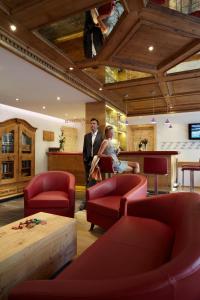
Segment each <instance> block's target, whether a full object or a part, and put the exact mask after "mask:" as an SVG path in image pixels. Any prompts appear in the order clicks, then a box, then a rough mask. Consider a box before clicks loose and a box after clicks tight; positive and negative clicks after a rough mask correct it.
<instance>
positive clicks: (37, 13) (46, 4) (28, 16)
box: [13, 0, 107, 30]
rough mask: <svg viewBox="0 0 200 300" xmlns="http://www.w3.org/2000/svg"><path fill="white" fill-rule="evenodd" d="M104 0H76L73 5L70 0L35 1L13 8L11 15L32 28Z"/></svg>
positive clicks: (96, 4)
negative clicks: (28, 4)
mask: <svg viewBox="0 0 200 300" xmlns="http://www.w3.org/2000/svg"><path fill="white" fill-rule="evenodd" d="M106 2H107V1H106V0H84V1H83V0H76V3H75V4H74V5H73V4H72V1H71V0H56V1H55V0H43V1H39V2H38V1H36V3H34V4H33V5H31V6H27V7H25V8H24V7H23V6H22V7H18V8H16V9H15V10H13V16H14V17H15V19H16V20H17V21H19V22H20V23H21V24H23V25H24V26H25V27H26V28H27V29H29V30H33V29H36V28H38V27H41V26H43V25H47V24H49V23H53V22H56V21H58V20H61V19H63V18H65V17H67V16H69V15H75V14H76V13H79V12H82V11H85V10H88V9H90V8H92V7H95V6H98V5H101V4H104V3H106Z"/></svg>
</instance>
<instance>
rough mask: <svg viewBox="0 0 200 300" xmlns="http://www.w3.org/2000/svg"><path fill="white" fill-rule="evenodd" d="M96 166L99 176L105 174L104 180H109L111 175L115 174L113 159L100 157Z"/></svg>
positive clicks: (106, 156) (108, 156)
mask: <svg viewBox="0 0 200 300" xmlns="http://www.w3.org/2000/svg"><path fill="white" fill-rule="evenodd" d="M98 166H99V168H100V171H101V174H102V173H103V174H105V178H109V177H111V176H112V174H115V173H116V171H115V170H114V168H113V158H112V156H110V155H101V156H100V160H99V163H98Z"/></svg>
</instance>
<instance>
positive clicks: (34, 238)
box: [0, 212, 76, 262]
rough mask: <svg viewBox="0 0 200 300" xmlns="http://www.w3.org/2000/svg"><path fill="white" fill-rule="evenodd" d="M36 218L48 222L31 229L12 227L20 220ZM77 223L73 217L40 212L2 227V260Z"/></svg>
mask: <svg viewBox="0 0 200 300" xmlns="http://www.w3.org/2000/svg"><path fill="white" fill-rule="evenodd" d="M34 218H37V219H41V220H44V221H46V222H47V224H45V225H41V224H38V225H36V226H35V227H33V228H30V229H28V228H26V227H25V228H23V229H18V230H14V229H12V227H13V226H18V225H19V222H24V221H26V220H28V219H34ZM75 223H76V221H75V220H74V219H71V218H66V217H62V216H57V215H53V214H48V213H43V212H40V213H37V214H34V215H32V216H29V217H26V218H23V219H20V220H18V221H15V222H13V223H10V224H8V225H6V226H3V227H0V249H1V251H0V262H2V261H5V260H6V259H7V258H8V257H10V256H13V255H15V254H16V253H19V252H20V251H23V250H24V249H25V248H27V247H31V246H33V245H34V244H35V243H37V242H39V241H40V240H42V239H44V238H46V237H47V236H48V237H50V235H54V234H55V233H56V231H60V230H62V229H63V228H66V227H70V225H71V226H75Z"/></svg>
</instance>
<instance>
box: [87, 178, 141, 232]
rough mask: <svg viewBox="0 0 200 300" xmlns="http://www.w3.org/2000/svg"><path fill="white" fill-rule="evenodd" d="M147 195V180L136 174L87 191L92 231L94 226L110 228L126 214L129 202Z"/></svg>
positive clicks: (104, 183)
mask: <svg viewBox="0 0 200 300" xmlns="http://www.w3.org/2000/svg"><path fill="white" fill-rule="evenodd" d="M146 195H147V179H146V177H145V176H143V175H136V174H122V175H116V176H113V177H111V178H109V179H106V180H103V181H102V182H100V183H98V184H96V185H94V186H93V187H91V188H89V189H87V192H86V207H87V221H88V222H90V223H91V229H92V228H93V227H94V224H95V225H98V226H100V227H102V228H104V229H108V228H110V227H111V226H112V225H113V224H114V223H116V222H117V221H118V220H119V219H120V218H121V216H123V215H125V214H126V206H127V203H128V202H131V201H134V200H135V199H139V198H144V197H146Z"/></svg>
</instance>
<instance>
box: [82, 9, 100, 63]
mask: <svg viewBox="0 0 200 300" xmlns="http://www.w3.org/2000/svg"><path fill="white" fill-rule="evenodd" d="M102 45H103V35H102V32H101V29H100V28H99V27H97V26H96V24H95V23H94V22H93V18H92V16H91V12H90V11H86V13H85V26H84V35H83V48H84V54H85V57H87V58H92V57H94V56H96V54H97V53H98V52H99V51H100V49H101V47H102Z"/></svg>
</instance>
